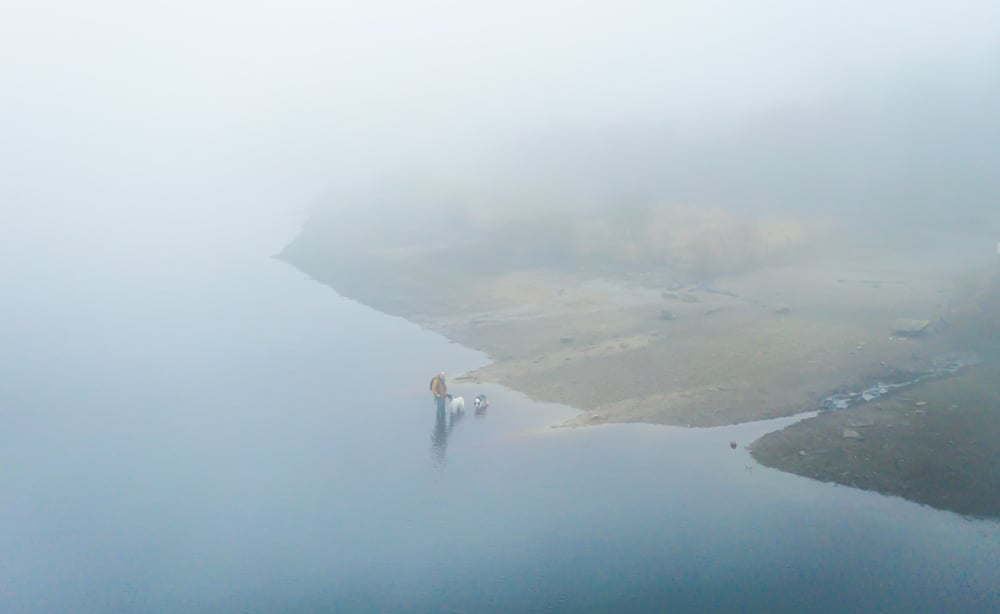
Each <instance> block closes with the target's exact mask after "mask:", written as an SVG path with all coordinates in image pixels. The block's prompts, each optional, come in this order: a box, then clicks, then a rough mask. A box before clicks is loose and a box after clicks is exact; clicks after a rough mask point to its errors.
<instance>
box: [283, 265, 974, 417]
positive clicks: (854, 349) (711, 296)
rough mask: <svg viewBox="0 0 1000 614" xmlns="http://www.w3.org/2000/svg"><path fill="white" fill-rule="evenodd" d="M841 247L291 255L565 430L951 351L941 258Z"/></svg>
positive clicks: (960, 289)
mask: <svg viewBox="0 0 1000 614" xmlns="http://www.w3.org/2000/svg"><path fill="white" fill-rule="evenodd" d="M837 256H838V257H837V259H836V260H834V259H829V258H828V259H813V260H811V261H808V262H802V263H798V264H795V265H786V266H772V267H767V268H761V269H758V270H756V271H753V272H749V273H744V274H741V275H734V276H729V277H724V278H717V279H715V280H712V282H711V283H704V282H703V283H694V284H680V283H677V282H674V281H672V280H671V279H670V278H669V276H667V275H660V276H657V275H645V276H643V277H641V278H635V277H633V278H626V277H619V278H608V277H596V276H585V275H579V274H569V273H566V272H564V271H556V270H553V269H532V270H523V269H521V270H509V271H497V272H494V273H491V274H487V275H472V274H469V273H467V272H463V271H462V270H461V269H460V268H459V267H448V266H447V264H446V263H447V260H446V259H444V260H440V259H439V260H433V261H432V260H431V259H430V258H428V257H424V256H422V255H421V254H419V253H405V254H391V255H382V256H381V257H380V258H372V259H368V260H365V261H362V262H360V263H358V262H356V263H352V264H350V265H348V264H346V263H343V262H333V261H327V262H317V261H315V260H310V259H308V258H304V257H301V256H300V255H297V254H296V253H290V254H287V255H285V256H283V257H284V258H285V259H286V260H288V261H289V262H291V263H292V264H294V265H296V266H298V267H299V268H301V269H302V270H304V271H306V272H307V273H308V274H310V275H312V276H313V277H314V278H316V279H317V280H319V281H321V282H324V283H327V284H329V285H331V286H333V287H334V288H335V289H337V290H338V291H339V292H341V293H342V294H344V295H345V296H348V297H350V298H354V299H356V300H359V301H361V302H363V303H365V304H368V305H370V306H372V307H374V308H376V309H379V310H381V311H384V312H387V313H390V314H393V315H398V316H402V317H405V318H407V319H409V320H411V321H413V322H416V323H418V324H420V325H422V326H424V327H426V328H428V329H430V330H433V331H436V332H438V333H440V334H442V335H445V336H447V337H448V338H450V339H452V340H454V341H456V342H458V343H461V344H463V345H466V346H468V347H471V348H474V349H477V350H481V351H483V352H485V353H487V354H488V355H489V356H490V357H491V359H492V361H493V362H492V363H491V364H490V365H489V366H487V367H485V368H483V369H480V370H477V371H474V372H472V373H468V374H463V375H462V376H461V377H459V378H457V379H453V380H452V381H453V382H487V381H488V382H495V383H500V384H503V385H505V386H508V387H510V388H513V389H515V390H518V391H521V392H523V393H525V394H527V395H529V396H531V397H532V398H535V399H538V400H543V401H549V402H557V403H563V404H567V405H570V406H573V407H576V408H579V409H580V410H582V413H581V415H580V416H578V417H577V418H575V419H574V420H572V421H570V422H569V423H567V424H566V425H564V426H572V425H585V424H592V423H601V422H649V423H661V424H672V425H681V426H715V425H724V424H734V423H739V422H744V421H750V420H759V419H763V418H772V417H779V416H789V415H793V414H796V413H800V412H803V411H807V410H811V409H815V408H816V407H817V406H818V405H819V403H820V402H821V401H822V399H823V398H825V397H826V396H828V395H830V394H832V393H834V392H837V391H839V390H843V389H845V388H858V387H861V386H863V385H864V384H866V383H868V382H872V381H875V380H878V379H880V378H885V377H890V376H891V375H892V374H893V373H897V372H901V371H902V372H909V371H921V370H924V369H926V368H928V367H929V365H930V364H931V362H932V361H933V359H934V357H935V356H937V355H938V354H940V353H943V352H946V351H949V350H950V349H953V348H952V347H951V343H950V340H949V339H948V335H947V330H946V327H943V326H939V325H941V324H943V323H944V322H947V321H948V319H949V318H950V317H952V315H954V313H955V311H956V305H959V304H960V303H961V302H962V301H963V300H964V299H963V297H964V296H965V295H967V294H969V288H968V287H965V286H963V283H964V282H962V281H957V280H962V279H963V278H961V277H956V275H955V271H954V270H952V269H951V268H949V266H948V265H947V263H946V262H944V261H943V260H941V259H940V258H938V259H934V258H935V257H934V256H933V255H928V254H925V255H924V256H925V257H924V258H920V257H914V256H913V255H910V254H907V255H905V257H899V255H898V254H897V255H887V254H885V253H872V252H858V253H853V254H847V255H845V254H842V253H841V254H838V255H837ZM928 262H931V263H935V264H936V266H928V265H927V263H928ZM442 263H445V264H442ZM431 288H435V290H430V289H431ZM897 318H917V319H924V320H930V321H932V322H934V323H935V332H934V333H932V334H930V335H928V336H927V337H926V338H922V339H900V338H894V337H892V336H891V331H892V328H893V323H894V321H895V320H896V319H897ZM428 360H429V363H433V357H428ZM428 368H429V370H430V371H433V370H434V369H435V368H436V367H435V366H434V365H433V364H429V367H428Z"/></svg>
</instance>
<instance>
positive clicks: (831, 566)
mask: <svg viewBox="0 0 1000 614" xmlns="http://www.w3.org/2000/svg"><path fill="white" fill-rule="evenodd" d="M161 282H162V280H161ZM170 283H174V284H177V285H178V287H180V286H184V287H186V288H187V289H189V290H190V289H191V288H190V287H188V286H186V285H185V284H187V285H190V284H193V283H195V282H193V281H191V280H190V279H188V278H186V277H184V276H183V275H178V276H177V277H176V278H174V279H173V281H172V282H170ZM198 283H199V284H200V283H204V288H203V290H204V291H203V292H202V293H201V295H200V296H201V297H202V298H201V300H200V301H199V302H197V303H194V304H187V303H185V304H179V303H178V304H175V303H169V304H167V305H164V302H163V301H162V297H163V296H164V293H163V292H161V293H159V294H152V295H149V294H148V292H147V291H148V290H149V289H150V288H152V287H153V285H152V284H149V285H146V286H142V285H140V286H139V287H136V288H132V289H130V290H125V291H119V294H117V295H115V296H114V297H111V298H108V297H103V298H102V299H101V300H97V299H84V300H91V301H92V302H90V303H86V304H85V305H84V306H83V310H82V311H81V310H79V309H78V310H77V312H76V313H75V315H74V316H73V317H72V318H71V319H70V320H69V321H64V320H60V321H62V322H63V324H62V325H61V326H57V327H55V328H53V327H52V324H53V323H52V322H45V321H42V320H38V321H37V324H36V325H34V326H24V325H20V326H15V325H13V324H11V323H7V324H5V328H4V329H3V330H2V332H3V339H4V341H5V345H6V347H7V352H6V353H5V354H4V361H3V368H4V370H5V372H6V373H7V377H8V379H7V383H6V385H5V386H4V388H3V390H2V392H0V401H2V405H3V407H4V408H5V410H4V415H5V419H6V425H5V428H4V429H3V434H2V435H0V437H2V446H0V466H2V467H3V472H2V474H0V475H2V478H0V479H2V482H0V485H2V486H3V488H2V489H0V520H2V522H3V524H4V526H5V527H7V531H6V532H5V535H4V537H3V538H2V539H3V543H2V548H0V568H2V569H3V577H4V581H3V584H2V585H0V586H2V589H0V600H2V603H3V610H4V611H9V612H50V611H78V612H79V611H82V612H104V611H119V610H123V611H155V612H177V611H200V612H214V611H219V612H231V611H260V612H264V611H338V612H353V611H393V612H397V611H398V612H441V611H469V612H516V611H559V612H587V611H593V612H597V611H635V612H645V611H655V610H660V611H664V610H672V611H693V610H699V611H702V610H711V609H716V610H718V609H722V610H732V611H769V612H775V611H803V610H808V611H833V610H847V611H876V610H878V611H907V612H914V611H968V612H976V611H990V610H995V609H996V608H998V607H1000V596H998V590H997V588H996V587H997V586H1000V565H998V562H1000V524H998V523H995V522H988V521H975V520H968V519H965V518H962V517H960V516H957V515H955V514H950V513H946V512H940V511H937V510H934V509H931V508H929V507H925V506H920V505H916V504H913V503H909V502H906V501H904V500H902V499H898V498H892V497H884V496H881V495H877V494H873V493H869V492H862V491H857V490H853V489H849V488H844V487H838V486H834V485H831V484H823V483H819V482H815V481H811V480H808V479H804V478H799V477H796V476H792V475H788V474H783V473H780V472H777V471H774V470H770V469H766V468H764V467H762V466H760V465H757V464H756V463H755V462H754V461H753V460H752V459H751V458H750V456H749V454H748V453H747V451H746V450H745V449H744V446H745V445H746V444H749V443H750V442H751V441H753V440H754V439H756V438H757V437H759V436H760V435H762V434H764V433H766V432H769V431H772V430H776V429H780V428H783V427H784V426H786V425H788V424H791V423H792V422H794V421H795V420H797V419H800V418H801V417H795V418H785V419H779V420H771V421H766V422H755V423H747V424H741V425H737V426H731V427H720V428H711V429H682V428H672V427H659V426H646V425H604V426H598V427H592V428H582V429H552V428H550V425H552V424H555V423H557V422H561V421H563V420H565V419H567V418H569V417H571V416H573V415H575V411H574V410H573V409H571V408H567V407H562V406H557V405H549V404H542V403H535V402H532V401H530V400H529V399H527V398H525V397H524V396H523V395H520V394H518V393H516V392H512V391H509V390H506V389H504V388H502V387H499V386H493V385H473V384H468V385H466V384H456V385H453V387H452V392H453V393H454V394H456V395H457V394H461V395H463V396H464V397H465V398H466V400H467V402H468V401H470V400H471V399H472V397H474V396H475V395H476V394H479V393H486V394H487V395H488V396H489V397H490V400H491V406H490V408H489V409H488V411H487V412H486V413H485V415H482V416H477V415H476V414H475V412H474V411H472V409H471V408H470V409H468V410H467V411H466V412H465V415H464V416H463V417H462V418H461V419H460V420H459V421H457V422H455V423H453V424H452V423H444V424H443V425H442V424H441V423H439V422H438V420H437V417H436V415H435V410H434V408H433V405H432V402H431V399H430V395H429V393H428V392H427V382H428V381H429V379H430V377H431V376H432V375H433V373H435V372H436V371H437V370H439V369H444V370H445V371H447V372H448V373H449V374H452V375H458V374H459V373H461V372H463V371H466V370H469V369H472V368H475V367H478V366H480V365H482V364H483V363H484V360H485V359H484V357H483V356H481V355H480V354H478V353H475V352H471V351H468V350H465V349H463V348H461V347H460V346H457V345H454V344H449V343H448V342H447V340H445V339H443V338H441V337H439V336H437V335H434V334H432V333H429V332H427V331H424V330H421V329H419V328H417V327H416V326H414V325H412V324H409V323H407V322H405V321H403V320H401V319H398V318H391V317H388V316H384V315H382V314H379V313H377V312H374V311H372V310H370V309H367V308H365V307H363V306H361V305H359V304H357V303H353V302H351V301H348V300H345V299H343V298H341V297H339V296H337V295H336V294H335V293H334V292H333V291H331V290H329V289H328V288H326V287H323V286H321V285H319V284H316V283H314V282H312V281H310V280H309V279H307V278H305V276H303V275H301V274H299V273H298V272H296V271H295V270H294V269H292V268H290V267H288V266H285V265H283V264H281V263H278V262H276V261H272V260H267V259H263V258H258V259H255V258H249V257H248V258H245V259H240V260H239V261H238V262H234V263H232V266H231V267H228V268H227V267H221V268H220V269H219V271H218V277H217V278H213V279H211V280H208V281H205V282H198ZM130 314H131V315H130ZM109 322H113V323H114V327H115V334H114V335H111V334H109V333H108V330H109V329H108V328H106V327H105V328H102V327H101V326H97V324H98V323H105V324H106V325H107V326H110V324H107V323H109ZM732 440H735V441H736V442H738V444H739V445H738V447H737V449H736V450H732V449H730V446H729V442H730V441H732Z"/></svg>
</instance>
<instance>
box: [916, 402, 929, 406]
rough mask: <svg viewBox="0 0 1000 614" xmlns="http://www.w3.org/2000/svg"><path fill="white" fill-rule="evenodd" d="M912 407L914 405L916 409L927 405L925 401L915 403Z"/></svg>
mask: <svg viewBox="0 0 1000 614" xmlns="http://www.w3.org/2000/svg"><path fill="white" fill-rule="evenodd" d="M914 405H916V406H917V407H923V406H925V405H927V401H917V402H916V403H914Z"/></svg>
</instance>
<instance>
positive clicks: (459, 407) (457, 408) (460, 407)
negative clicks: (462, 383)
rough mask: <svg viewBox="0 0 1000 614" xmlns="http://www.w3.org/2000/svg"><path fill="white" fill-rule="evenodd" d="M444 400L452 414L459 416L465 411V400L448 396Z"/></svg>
mask: <svg viewBox="0 0 1000 614" xmlns="http://www.w3.org/2000/svg"><path fill="white" fill-rule="evenodd" d="M444 398H445V400H446V401H447V403H448V407H449V408H450V409H451V413H452V414H460V413H462V412H464V411H465V399H463V398H462V397H453V396H451V395H450V394H446V395H445V396H444Z"/></svg>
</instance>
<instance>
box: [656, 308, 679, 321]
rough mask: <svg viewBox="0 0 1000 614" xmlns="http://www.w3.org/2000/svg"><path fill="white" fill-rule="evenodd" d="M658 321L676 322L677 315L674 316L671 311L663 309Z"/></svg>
mask: <svg viewBox="0 0 1000 614" xmlns="http://www.w3.org/2000/svg"><path fill="white" fill-rule="evenodd" d="M660 319H661V320H676V319H677V314H675V313H674V312H673V311H670V310H669V309H663V310H661V311H660Z"/></svg>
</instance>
